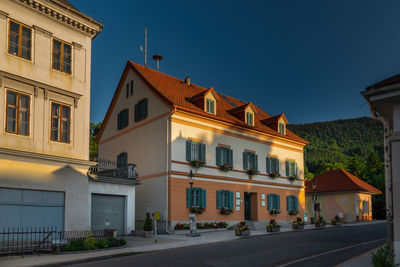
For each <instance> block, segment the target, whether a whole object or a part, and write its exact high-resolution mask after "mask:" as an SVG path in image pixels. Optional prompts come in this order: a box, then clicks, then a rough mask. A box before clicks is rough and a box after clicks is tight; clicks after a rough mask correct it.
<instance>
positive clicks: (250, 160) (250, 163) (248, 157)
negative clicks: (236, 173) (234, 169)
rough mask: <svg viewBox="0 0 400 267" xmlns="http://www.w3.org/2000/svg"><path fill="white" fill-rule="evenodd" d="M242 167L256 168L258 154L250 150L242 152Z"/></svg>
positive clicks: (246, 168) (247, 168)
mask: <svg viewBox="0 0 400 267" xmlns="http://www.w3.org/2000/svg"><path fill="white" fill-rule="evenodd" d="M243 169H245V170H258V156H257V155H256V154H254V153H252V152H243Z"/></svg>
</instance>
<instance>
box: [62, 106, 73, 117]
mask: <svg viewBox="0 0 400 267" xmlns="http://www.w3.org/2000/svg"><path fill="white" fill-rule="evenodd" d="M70 112H71V108H70V107H65V106H63V108H62V117H63V118H68V119H69V115H70Z"/></svg>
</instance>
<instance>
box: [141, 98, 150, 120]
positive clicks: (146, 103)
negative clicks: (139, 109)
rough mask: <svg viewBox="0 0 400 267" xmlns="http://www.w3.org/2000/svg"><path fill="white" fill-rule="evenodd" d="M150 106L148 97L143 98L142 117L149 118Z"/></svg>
mask: <svg viewBox="0 0 400 267" xmlns="http://www.w3.org/2000/svg"><path fill="white" fill-rule="evenodd" d="M148 107H149V105H148V100H147V98H145V99H143V114H142V115H143V117H142V119H144V118H147V114H148Z"/></svg>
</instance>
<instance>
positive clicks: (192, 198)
mask: <svg viewBox="0 0 400 267" xmlns="http://www.w3.org/2000/svg"><path fill="white" fill-rule="evenodd" d="M192 206H193V207H196V208H206V206H207V192H206V189H202V188H199V187H193V188H192V190H191V189H190V188H186V207H187V208H191V207H192Z"/></svg>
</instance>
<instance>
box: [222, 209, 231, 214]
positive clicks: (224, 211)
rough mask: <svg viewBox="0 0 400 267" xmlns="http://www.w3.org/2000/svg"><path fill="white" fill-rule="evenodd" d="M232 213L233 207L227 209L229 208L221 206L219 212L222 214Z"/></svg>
mask: <svg viewBox="0 0 400 267" xmlns="http://www.w3.org/2000/svg"><path fill="white" fill-rule="evenodd" d="M232 213H233V209H229V208H222V209H221V214H222V215H230V214H232Z"/></svg>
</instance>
